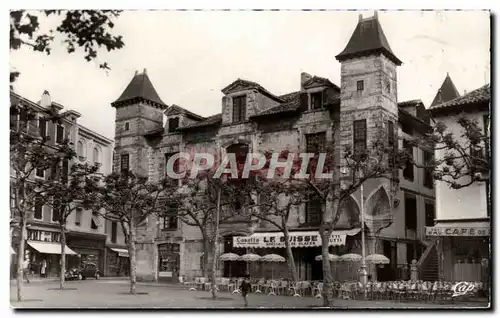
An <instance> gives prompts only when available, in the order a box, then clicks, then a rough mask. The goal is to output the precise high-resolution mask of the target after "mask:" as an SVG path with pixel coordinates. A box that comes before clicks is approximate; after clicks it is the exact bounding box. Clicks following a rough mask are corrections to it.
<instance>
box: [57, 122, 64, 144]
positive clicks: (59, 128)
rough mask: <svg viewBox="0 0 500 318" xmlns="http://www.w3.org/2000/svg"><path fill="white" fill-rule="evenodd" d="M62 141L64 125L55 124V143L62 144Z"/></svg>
mask: <svg viewBox="0 0 500 318" xmlns="http://www.w3.org/2000/svg"><path fill="white" fill-rule="evenodd" d="M63 141H64V126H63V125H57V126H56V143H58V144H62V143H63Z"/></svg>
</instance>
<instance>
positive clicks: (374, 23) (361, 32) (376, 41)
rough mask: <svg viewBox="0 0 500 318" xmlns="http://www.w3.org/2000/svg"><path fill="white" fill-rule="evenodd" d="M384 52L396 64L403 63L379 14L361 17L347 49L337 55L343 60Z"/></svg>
mask: <svg viewBox="0 0 500 318" xmlns="http://www.w3.org/2000/svg"><path fill="white" fill-rule="evenodd" d="M378 52H380V53H383V54H384V55H385V56H386V57H387V58H388V59H390V60H391V61H392V62H394V63H395V64H396V65H401V63H402V62H401V61H400V60H399V59H398V58H397V57H396V55H395V54H394V53H393V52H392V50H391V47H390V46H389V42H388V41H387V38H386V37H385V34H384V31H383V30H382V26H381V25H380V23H379V22H378V18H377V16H374V17H370V18H367V19H362V18H360V20H359V22H358V25H357V26H356V29H355V30H354V32H353V34H352V36H351V39H350V40H349V42H348V43H347V46H346V47H345V49H344V50H343V51H342V52H341V53H340V54H338V55H337V56H336V58H337V60H338V61H340V62H342V61H345V60H347V59H350V58H353V57H357V56H366V55H370V54H374V53H378Z"/></svg>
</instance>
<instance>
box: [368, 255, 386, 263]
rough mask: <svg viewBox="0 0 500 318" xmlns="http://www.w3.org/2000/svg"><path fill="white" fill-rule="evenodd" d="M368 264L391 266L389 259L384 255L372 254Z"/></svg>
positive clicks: (369, 256)
mask: <svg viewBox="0 0 500 318" xmlns="http://www.w3.org/2000/svg"><path fill="white" fill-rule="evenodd" d="M366 262H367V263H371V264H389V263H390V261H389V259H388V258H387V257H386V256H384V255H382V254H371V255H368V256H367V257H366Z"/></svg>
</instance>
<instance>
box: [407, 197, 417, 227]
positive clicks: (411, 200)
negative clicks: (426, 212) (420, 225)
mask: <svg viewBox="0 0 500 318" xmlns="http://www.w3.org/2000/svg"><path fill="white" fill-rule="evenodd" d="M405 225H406V229H408V230H417V199H416V198H415V197H409V196H408V197H405Z"/></svg>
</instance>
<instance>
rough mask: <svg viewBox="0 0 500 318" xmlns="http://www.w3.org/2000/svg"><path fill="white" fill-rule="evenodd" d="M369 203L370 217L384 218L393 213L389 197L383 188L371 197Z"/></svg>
mask: <svg viewBox="0 0 500 318" xmlns="http://www.w3.org/2000/svg"><path fill="white" fill-rule="evenodd" d="M368 203H369V205H368V206H367V207H368V213H367V214H368V215H370V216H374V217H375V216H382V215H385V214H389V213H390V212H391V205H390V202H389V196H388V195H387V192H386V191H385V189H384V188H383V187H380V188H378V190H377V192H375V193H374V194H373V195H372V196H371V198H370V199H369V202H368Z"/></svg>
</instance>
